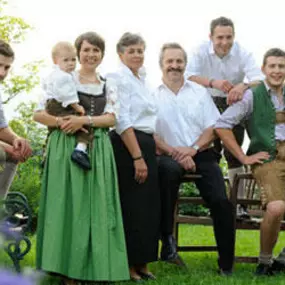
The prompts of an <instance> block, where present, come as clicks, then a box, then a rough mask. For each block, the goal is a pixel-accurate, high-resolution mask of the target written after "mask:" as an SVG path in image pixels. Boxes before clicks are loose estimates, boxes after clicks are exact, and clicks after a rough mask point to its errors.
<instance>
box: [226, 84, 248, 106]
mask: <svg viewBox="0 0 285 285" xmlns="http://www.w3.org/2000/svg"><path fill="white" fill-rule="evenodd" d="M246 89H247V86H246V85H244V84H243V83H239V84H237V85H236V86H234V87H233V88H232V89H231V90H230V92H229V94H228V96H227V104H228V105H232V104H233V103H235V102H237V101H240V100H242V98H243V94H244V92H245V90H246Z"/></svg>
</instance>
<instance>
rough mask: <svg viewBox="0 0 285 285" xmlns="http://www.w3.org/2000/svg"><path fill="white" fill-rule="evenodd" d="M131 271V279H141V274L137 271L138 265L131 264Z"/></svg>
mask: <svg viewBox="0 0 285 285" xmlns="http://www.w3.org/2000/svg"><path fill="white" fill-rule="evenodd" d="M129 271H130V277H131V279H134V280H141V277H140V275H139V274H138V273H137V267H136V266H131V267H130V268H129Z"/></svg>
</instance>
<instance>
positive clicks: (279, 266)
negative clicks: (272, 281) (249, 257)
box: [271, 259, 285, 272]
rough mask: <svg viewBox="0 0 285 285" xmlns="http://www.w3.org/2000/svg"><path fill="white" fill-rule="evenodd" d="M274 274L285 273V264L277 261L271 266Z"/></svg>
mask: <svg viewBox="0 0 285 285" xmlns="http://www.w3.org/2000/svg"><path fill="white" fill-rule="evenodd" d="M271 269H272V271H274V272H285V264H284V263H282V262H280V261H278V260H277V259H275V260H274V261H273V263H272V265H271Z"/></svg>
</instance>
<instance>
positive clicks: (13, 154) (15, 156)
mask: <svg viewBox="0 0 285 285" xmlns="http://www.w3.org/2000/svg"><path fill="white" fill-rule="evenodd" d="M4 151H5V152H6V153H7V154H8V155H9V157H10V158H11V159H12V160H15V161H17V162H24V161H26V158H25V157H23V156H22V155H21V152H20V151H19V150H15V149H14V147H13V146H11V145H5V146H4Z"/></svg>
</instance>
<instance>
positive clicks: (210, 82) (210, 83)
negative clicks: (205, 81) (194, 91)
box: [209, 78, 215, 88]
mask: <svg viewBox="0 0 285 285" xmlns="http://www.w3.org/2000/svg"><path fill="white" fill-rule="evenodd" d="M214 80H215V79H213V78H212V79H210V81H209V87H210V88H213V82H214Z"/></svg>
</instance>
